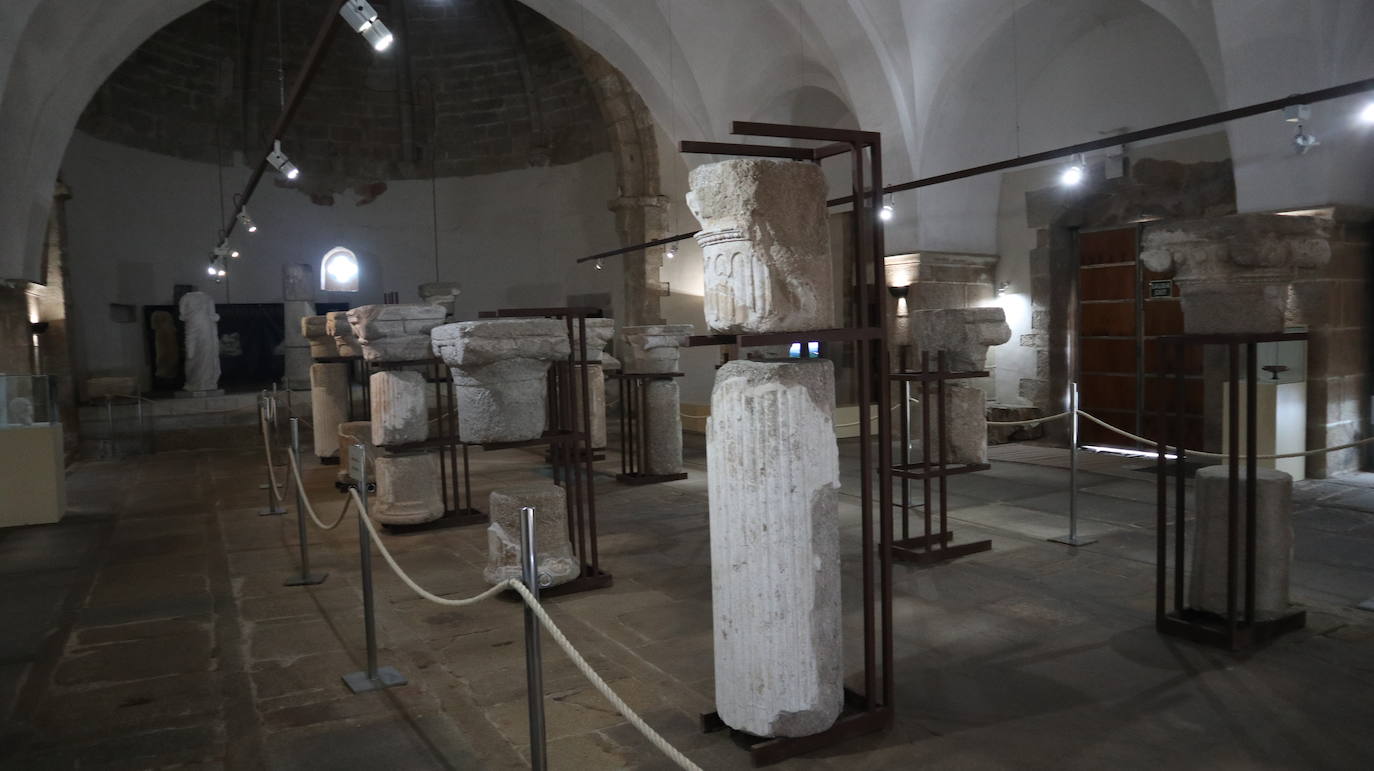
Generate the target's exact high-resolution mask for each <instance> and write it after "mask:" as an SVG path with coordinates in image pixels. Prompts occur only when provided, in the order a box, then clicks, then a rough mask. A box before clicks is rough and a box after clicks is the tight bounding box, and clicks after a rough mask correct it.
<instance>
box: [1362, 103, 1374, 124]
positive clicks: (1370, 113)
mask: <svg viewBox="0 0 1374 771" xmlns="http://www.w3.org/2000/svg"><path fill="white" fill-rule="evenodd" d="M1360 122H1361V123H1368V124H1374V102H1370V103H1369V104H1366V105H1365V106H1364V109H1362V110H1360Z"/></svg>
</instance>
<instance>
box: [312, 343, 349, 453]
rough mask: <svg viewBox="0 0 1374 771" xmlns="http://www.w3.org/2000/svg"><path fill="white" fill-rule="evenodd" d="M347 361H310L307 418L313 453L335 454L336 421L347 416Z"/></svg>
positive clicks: (344, 419)
mask: <svg viewBox="0 0 1374 771" xmlns="http://www.w3.org/2000/svg"><path fill="white" fill-rule="evenodd" d="M348 397H349V385H348V365H347V364H342V363H333V364H311V365H310V421H311V425H310V427H311V432H312V433H313V434H314V437H315V455H316V457H318V458H320V459H321V460H324V459H326V458H329V459H334V458H338V457H339V424H340V423H343V422H344V421H346V420H348Z"/></svg>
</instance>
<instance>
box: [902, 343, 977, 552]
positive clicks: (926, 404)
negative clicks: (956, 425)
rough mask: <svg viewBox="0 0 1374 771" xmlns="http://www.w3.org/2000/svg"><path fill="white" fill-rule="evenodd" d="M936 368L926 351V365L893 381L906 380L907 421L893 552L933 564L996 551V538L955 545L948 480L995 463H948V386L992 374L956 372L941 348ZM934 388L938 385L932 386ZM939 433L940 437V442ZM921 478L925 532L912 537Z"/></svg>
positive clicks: (904, 414)
mask: <svg viewBox="0 0 1374 771" xmlns="http://www.w3.org/2000/svg"><path fill="white" fill-rule="evenodd" d="M935 361H936V365H935V369H934V370H932V369H931V368H930V353H929V352H928V351H923V352H922V353H921V368H920V369H919V370H917V371H914V372H912V371H906V370H903V371H902V372H897V373H894V374H893V375H892V381H893V382H896V383H901V384H902V385H903V388H902V396H901V406H900V408H899V409H898V410H897V414H898V420H900V421H901V436H900V439H901V462H900V463H898V464H897V465H895V466H893V467H892V474H893V476H895V477H897V478H898V479H900V480H902V502H901V503H900V504H898V506H899V507H900V508H901V511H902V537H901V539H900V540H898V541H897V542H896V543H894V544H893V548H892V556H893V557H895V558H896V559H897V560H899V561H901V562H913V563H916V564H918V565H931V564H934V563H937V562H944V561H945V560H952V559H955V558H957V557H963V556H967V555H969V554H977V553H978V552H983V551H988V550H990V549H992V541H990V540H982V541H971V542H969V543H961V544H951V543H950V541H951V540H952V539H953V538H954V531H952V530H950V529H949V516H948V512H949V500H948V496H947V495H946V489H945V488H946V487H947V486H948V485H947V484H946V482H945V480H946V479H947V478H948V477H951V476H954V475H956V474H971V473H973V472H975V471H986V470H988V469H990V468H992V466H990V465H988V464H986V463H960V464H951V463H948V462H947V458H948V448H947V441H946V437H948V436H949V434H948V433H947V431H948V429H949V419H948V418H949V414H948V412H947V411H946V410H945V393H946V390H947V386H946V384H947V383H948V382H949V381H951V380H968V379H971V378H979V377H987V376H988V373H987V372H984V371H979V372H950V371H949V370H948V369H946V366H945V362H946V359H945V353H944V351H940V352H938V353H936V355H935ZM911 383H920V386H921V387H920V394H921V396H920V403H921V460H919V461H916V462H912V460H911V436H910V433H911V398H910V396H909V391H910V384H911ZM932 385H933V386H934V388H933V389H932V388H931V386H932ZM932 393H933V395H934V397H935V410H934V413H935V414H934V418H935V426H936V428H937V429H938V431H931V430H930V429H931V417H932V415H931V409H930V401H931V396H932ZM936 436H938V437H939V440H938V442H937V441H936ZM932 444H936V445H938V449H937V450H936V451H935V452H934V453H933V454H934V455H935V460H934V462H932V461H931V455H932V452H931V447H932ZM917 479H919V480H920V481H921V512H922V514H924V517H923V519H924V520H925V522H924V524H925V532H924V533H923V534H921V535H917V536H913V535H911V508H912V506H913V504H912V502H911V482H912V480H917ZM937 483H938V486H939V488H940V491H939V495H938V497H936V496H934V495H932V488H933V487H935V486H936V484H937ZM935 502H938V503H939V508H938V509H932V508H931V504H932V503H935Z"/></svg>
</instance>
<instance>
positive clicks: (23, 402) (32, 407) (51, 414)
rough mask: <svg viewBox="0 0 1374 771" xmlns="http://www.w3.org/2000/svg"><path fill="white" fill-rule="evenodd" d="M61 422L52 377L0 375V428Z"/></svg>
mask: <svg viewBox="0 0 1374 771" xmlns="http://www.w3.org/2000/svg"><path fill="white" fill-rule="evenodd" d="M61 422H62V417H61V416H60V415H59V414H58V410H57V381H56V380H55V379H54V378H53V377H52V376H51V375H3V374H0V429H7V428H17V427H20V426H46V425H49V424H57V423H61Z"/></svg>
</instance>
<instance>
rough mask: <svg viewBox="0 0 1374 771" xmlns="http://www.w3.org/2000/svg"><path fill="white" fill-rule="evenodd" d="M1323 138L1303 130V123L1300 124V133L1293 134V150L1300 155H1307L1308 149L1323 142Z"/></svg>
mask: <svg viewBox="0 0 1374 771" xmlns="http://www.w3.org/2000/svg"><path fill="white" fill-rule="evenodd" d="M1321 143H1322V142H1321V140H1320V139H1317V138H1316V137H1314V136H1312V135H1311V134H1309V133H1307V132H1306V131H1303V130H1302V124H1301V123H1299V124H1298V133H1296V134H1294V135H1293V152H1295V153H1297V154H1298V155H1306V154H1307V151H1308V150H1311V149H1312V148H1314V147H1316V146H1317V145H1319V144H1321Z"/></svg>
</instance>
